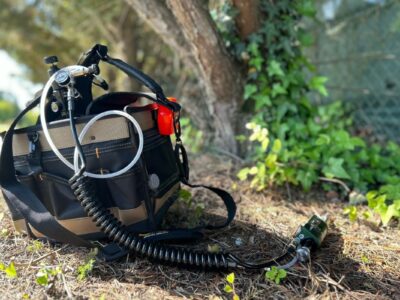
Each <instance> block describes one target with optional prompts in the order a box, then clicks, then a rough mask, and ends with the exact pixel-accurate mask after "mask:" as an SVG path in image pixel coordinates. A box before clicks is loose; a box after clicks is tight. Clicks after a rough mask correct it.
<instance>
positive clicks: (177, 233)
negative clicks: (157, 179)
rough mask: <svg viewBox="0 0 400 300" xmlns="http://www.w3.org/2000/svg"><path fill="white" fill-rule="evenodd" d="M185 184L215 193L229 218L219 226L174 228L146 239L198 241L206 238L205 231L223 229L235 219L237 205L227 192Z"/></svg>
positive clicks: (210, 187)
mask: <svg viewBox="0 0 400 300" xmlns="http://www.w3.org/2000/svg"><path fill="white" fill-rule="evenodd" d="M182 183H183V184H185V185H187V186H189V187H191V188H205V189H208V190H209V191H211V192H213V193H215V194H216V195H217V196H218V197H219V198H220V199H222V201H223V202H224V204H225V207H226V211H227V217H226V220H225V222H223V223H222V224H218V225H211V224H208V225H204V226H198V227H194V228H190V229H187V228H176V229H175V228H174V229H170V230H165V231H161V232H155V233H150V234H149V235H148V236H147V237H146V239H149V240H151V241H154V242H156V241H183V240H186V241H187V240H196V239H201V238H203V237H204V234H203V231H204V230H217V229H221V228H224V227H227V226H228V225H229V224H230V223H231V222H232V221H233V219H234V218H235V214H236V204H235V201H234V200H233V198H232V196H231V195H230V194H229V193H228V192H227V191H225V190H223V189H219V188H216V187H212V186H207V185H197V184H191V183H188V182H187V181H186V180H183V181H182Z"/></svg>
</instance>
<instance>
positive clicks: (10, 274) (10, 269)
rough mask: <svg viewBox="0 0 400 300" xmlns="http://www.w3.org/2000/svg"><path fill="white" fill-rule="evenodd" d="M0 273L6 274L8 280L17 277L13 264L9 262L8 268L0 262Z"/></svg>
mask: <svg viewBox="0 0 400 300" xmlns="http://www.w3.org/2000/svg"><path fill="white" fill-rule="evenodd" d="M0 271H1V272H4V273H6V275H7V277H8V278H16V277H18V274H17V270H16V269H15V265H14V262H11V263H10V264H9V265H8V266H6V265H5V264H4V263H2V262H0Z"/></svg>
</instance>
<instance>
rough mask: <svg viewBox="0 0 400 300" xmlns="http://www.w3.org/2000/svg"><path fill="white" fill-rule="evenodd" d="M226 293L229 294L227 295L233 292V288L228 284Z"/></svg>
mask: <svg viewBox="0 0 400 300" xmlns="http://www.w3.org/2000/svg"><path fill="white" fill-rule="evenodd" d="M224 291H225V292H227V293H232V292H233V288H232V287H231V286H230V285H229V284H226V285H225V287H224Z"/></svg>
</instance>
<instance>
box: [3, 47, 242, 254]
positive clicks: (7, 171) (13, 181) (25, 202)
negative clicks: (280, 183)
mask: <svg viewBox="0 0 400 300" xmlns="http://www.w3.org/2000/svg"><path fill="white" fill-rule="evenodd" d="M97 46H99V45H97ZM101 49H103V48H101ZM101 49H100V48H98V47H97V48H96V47H94V48H93V49H92V50H93V51H94V52H96V53H97V54H98V55H99V56H98V57H99V58H101V59H102V60H104V61H106V62H108V63H109V64H111V65H114V66H115V67H117V68H119V69H120V70H122V71H123V72H125V73H126V74H127V75H129V76H131V77H133V78H136V79H137V80H139V81H140V82H142V83H143V84H144V85H146V86H147V87H148V88H150V89H151V90H152V91H153V92H154V93H155V94H156V98H155V99H152V100H153V101H155V102H156V103H158V104H161V105H164V106H166V107H168V108H170V109H171V110H173V111H175V112H176V111H179V110H180V105H179V104H178V103H174V102H171V101H169V100H168V99H167V98H166V97H165V95H164V93H163V90H162V88H161V87H160V86H159V85H158V84H157V83H156V82H155V81H154V80H153V79H152V78H150V77H149V76H147V75H146V74H144V73H143V72H141V71H140V70H138V69H136V68H133V67H132V66H130V65H128V64H126V63H125V62H123V61H121V60H119V59H114V58H111V57H109V56H107V53H106V52H107V50H106V48H105V50H104V51H100V50H101ZM87 60H88V63H89V61H90V62H91V59H89V58H88V59H87ZM95 62H96V63H97V62H98V59H97V58H96V59H95ZM39 101H40V98H36V99H35V100H34V101H33V102H31V103H30V104H29V105H28V106H27V108H26V109H24V110H23V111H22V112H21V113H20V114H19V115H18V116H17V118H16V119H15V120H14V122H13V123H12V125H11V127H10V129H9V130H8V132H7V133H6V135H5V137H4V142H3V147H2V150H1V156H0V185H1V187H2V190H3V193H4V195H5V198H6V201H7V204H8V206H9V207H10V210H11V212H12V214H13V216H22V217H23V218H24V219H25V220H26V221H27V222H28V223H29V224H31V225H32V226H33V227H34V228H35V229H36V230H38V231H39V232H40V233H42V234H44V235H45V236H47V237H48V238H49V239H53V240H56V241H58V242H63V243H68V244H72V245H77V246H86V247H92V246H93V245H92V244H91V243H90V242H88V241H86V240H85V239H84V238H82V237H80V236H78V235H76V234H75V233H73V232H71V231H69V230H67V229H66V228H64V227H63V226H61V225H60V224H59V223H58V222H57V220H56V219H55V217H54V215H57V214H58V215H60V212H57V211H56V210H55V209H54V206H57V203H58V202H59V201H60V200H58V196H60V195H66V194H67V189H66V187H65V188H63V190H60V189H59V186H57V185H56V184H55V183H57V181H59V180H58V179H57V178H54V176H53V178H52V180H50V177H51V174H50V173H52V175H56V177H57V175H60V174H53V173H54V171H55V170H60V169H59V168H58V167H57V165H51V164H47V166H42V167H43V171H45V172H46V171H48V173H49V174H47V178H45V179H44V180H45V181H46V184H49V183H50V182H52V184H53V185H48V186H47V187H45V191H44V192H43V191H42V192H40V189H39V188H37V186H35V185H34V181H35V180H36V178H35V177H34V175H35V174H25V175H28V176H26V177H20V179H21V181H23V182H25V185H23V184H21V182H19V181H18V180H17V177H16V170H15V166H14V157H13V152H12V150H13V149H12V137H13V134H14V129H15V126H16V124H17V123H18V121H19V120H20V119H21V118H22V117H23V116H24V115H25V114H26V113H27V112H28V111H29V110H31V109H32V108H34V107H35V106H36V105H38V104H39ZM166 140H167V142H166V143H160V144H159V145H158V147H159V148H154V150H153V151H150V150H149V151H147V152H146V151H145V152H144V155H143V156H144V159H143V166H142V168H143V170H146V171H147V172H148V174H151V173H152V172H153V171H154V172H155V174H157V175H159V176H160V181H161V182H164V185H165V186H169V187H171V186H172V185H173V183H174V182H179V174H180V173H182V164H180V163H179V162H178V161H176V157H174V154H173V150H172V145H171V141H170V139H169V137H166ZM181 148H182V149H181V150H180V151H179V149H178V152H184V148H183V146H182V145H181ZM42 154H43V157H40V161H42V162H43V161H45V160H46V155H45V154H44V153H42ZM182 154H186V153H182ZM116 155H117V157H115V158H114V159H112V160H113V161H116V162H117V163H118V162H120V163H121V159H120V157H121V156H119V155H118V154H116ZM156 157H158V159H159V161H157V159H155V158H156ZM54 163H55V164H57V162H54ZM187 164H188V162H187V159H186V161H185V166H184V167H186V169H184V171H185V172H184V173H186V171H187V174H185V176H183V177H181V179H182V182H183V183H184V184H186V185H188V186H190V187H193V188H199V187H203V188H206V189H208V190H210V191H212V192H213V193H215V194H216V195H217V196H219V197H220V198H221V199H222V200H223V202H224V204H225V206H226V208H227V211H228V215H227V218H226V221H225V222H223V223H222V224H218V225H205V226H201V227H197V228H193V229H181V228H177V229H171V230H166V231H162V232H154V230H155V229H156V228H153V229H152V230H151V231H153V234H152V235H150V236H148V239H152V240H153V241H155V242H157V241H170V240H188V239H196V238H200V237H202V236H203V233H202V231H203V230H215V229H220V228H223V227H226V226H227V225H229V224H230V223H231V221H232V220H233V218H234V216H235V213H236V205H235V202H234V200H233V198H232V196H231V195H230V194H229V193H228V192H226V191H224V190H222V189H219V188H215V187H211V186H205V185H193V184H190V183H188V175H189V174H188V173H189V172H188V167H187ZM160 165H163V167H162V168H160ZM123 166H125V164H123ZM121 167H122V166H121ZM121 167H119V166H118V167H116V169H120V168H121ZM46 168H47V169H46ZM35 169H37V168H35ZM26 170H31V171H32V168H30V165H28V168H27V169H26ZM21 171H22V172H23V173H24V169H23V168H21ZM114 171H115V170H114ZM171 171H172V173H173V174H174V175H176V177H175V176H172V174H171V173H170V172H171ZM69 172H70V173H64V172H63V173H62V174H61V178H65V177H66V178H69V177H70V176H72V174H71V171H69ZM33 173H34V172H33ZM63 175H65V177H64V176H63ZM45 177H46V174H45ZM127 177H129V176H127ZM171 178H172V179H171ZM24 180H25V181H24ZM32 180H33V181H32ZM42 180H43V178H42ZM32 182H33V183H32ZM58 183H60V182H58ZM126 185H129V186H130V187H131V188H132V183H130V182H129V181H128V182H123V183H121V186H126ZM143 185H146V182H144V184H143ZM57 187H58V189H57ZM102 188H103V186H102V187H99V188H98V189H99V192H100V194H101V195H102V196H103V197H106V198H113V196H114V197H121V198H127V197H131V195H129V192H128V193H127V192H126V191H123V192H122V193H121V192H120V193H119V195H118V196H115V195H111V194H107V193H105V192H102ZM133 188H134V187H133ZM38 190H39V191H38ZM113 190H115V189H114V188H113ZM161 190H162V189H161ZM35 193H37V194H39V195H43V194H50V195H52V201H51V200H50V201H47V202H46V201H44V202H42V201H41V200H43V199H39V198H38V197H37V196H36V195H35ZM157 193H159V194H162V191H161V192H160V191H156V192H155V194H154V195H153V196H157V195H158V194H157ZM158 196H159V195H158ZM174 200H175V198H171V199H169V200H168V202H167V203H166V205H164V206H163V207H162V208H161V209H160V212H159V213H158V214H157V216H155V218H156V219H157V220H158V221H157V222H158V223H160V222H161V221H162V219H163V217H164V214H165V213H166V212H167V210H168V208H169V206H170V205H171V204H172V203H173V201H174ZM102 201H105V202H106V201H107V200H106V199H103V200H102ZM146 204H147V202H146ZM153 205H154V203H153ZM117 206H118V207H120V206H123V204H121V203H119V204H117ZM52 207H53V209H52ZM146 207H147V206H146ZM153 207H154V206H153ZM64 210H65V211H67V212H68V213H71V215H68V214H67V215H65V217H66V218H70V217H71V216H74V215H76V214H75V213H74V212H73V210H72V209H71V208H69V207H67V208H65V209H64ZM148 213H151V212H149V211H148ZM151 217H152V218H153V216H151ZM149 219H151V218H149ZM145 226H146V225H145ZM145 228H146V227H145ZM111 252H113V251H111ZM121 253H122V252H121ZM117 256H121V255H114V254H113V257H117Z"/></svg>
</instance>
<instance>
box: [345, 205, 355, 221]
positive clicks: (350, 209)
mask: <svg viewBox="0 0 400 300" xmlns="http://www.w3.org/2000/svg"><path fill="white" fill-rule="evenodd" d="M343 213H344V214H345V215H348V216H349V220H350V221H351V222H355V221H356V220H357V215H358V211H357V207H355V206H354V205H350V206H347V207H345V208H344V210H343Z"/></svg>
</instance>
